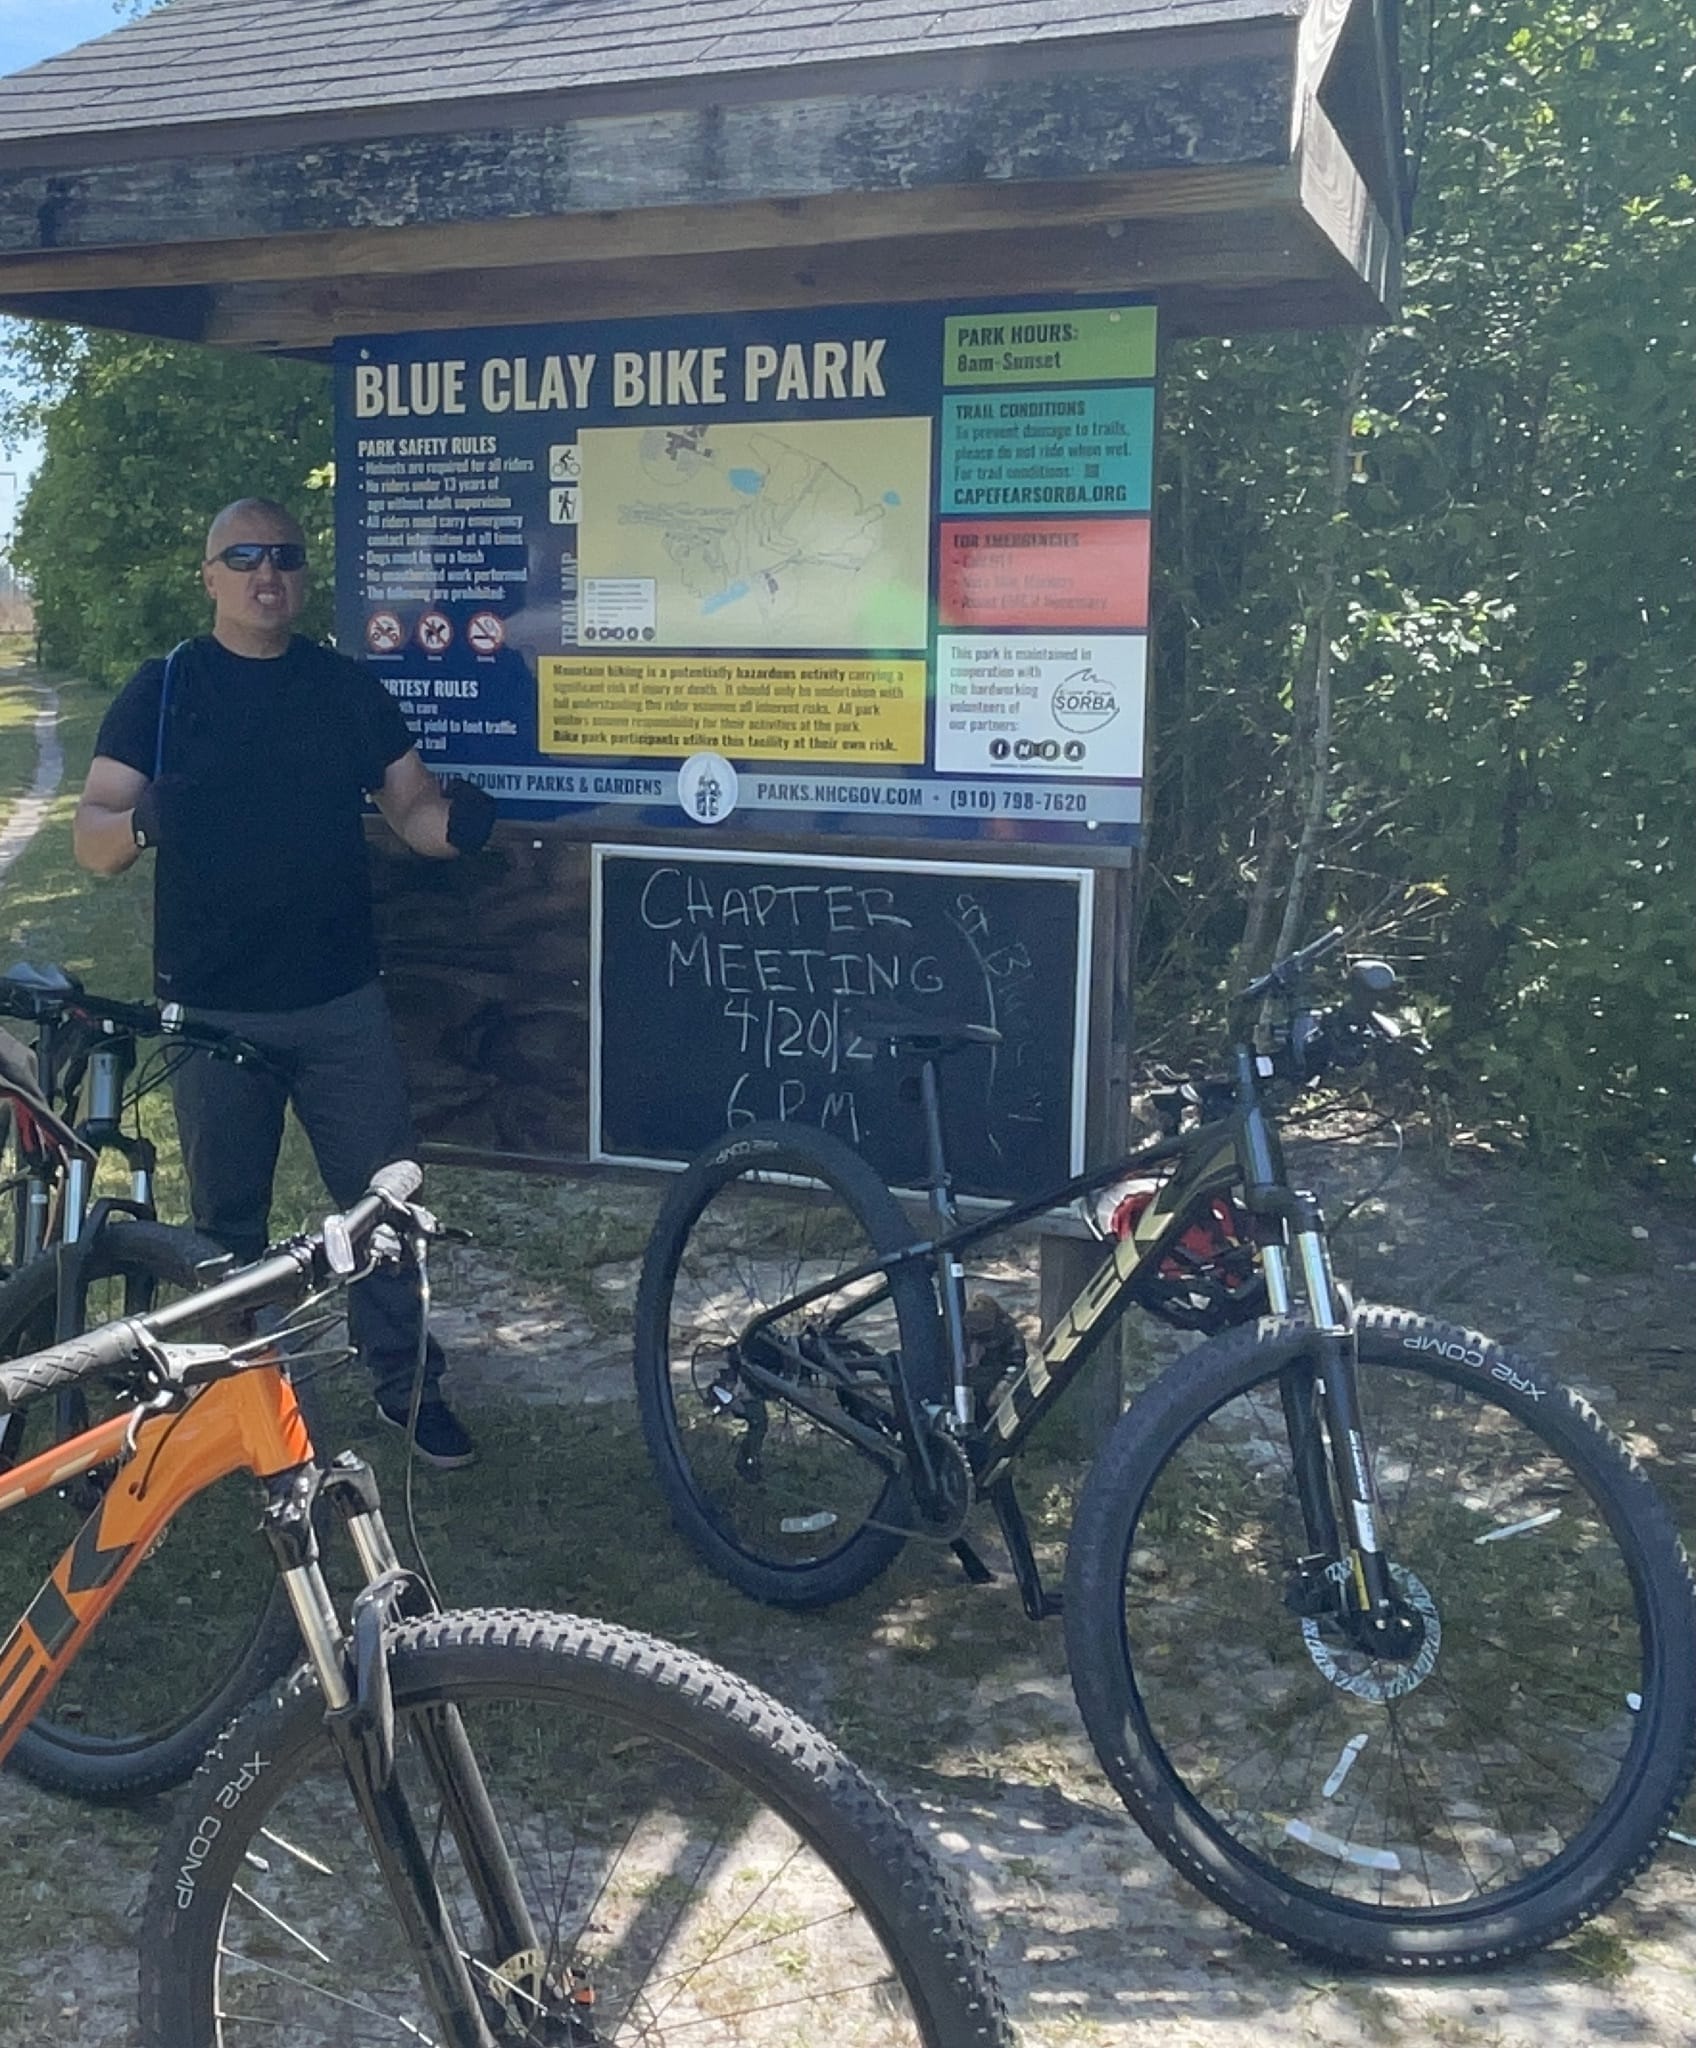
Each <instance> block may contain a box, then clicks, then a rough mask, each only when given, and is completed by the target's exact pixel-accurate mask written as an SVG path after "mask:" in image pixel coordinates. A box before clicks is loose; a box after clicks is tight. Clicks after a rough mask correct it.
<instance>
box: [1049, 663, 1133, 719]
mask: <svg viewBox="0 0 1696 2048" xmlns="http://www.w3.org/2000/svg"><path fill="white" fill-rule="evenodd" d="M1050 705H1051V708H1052V710H1053V713H1054V722H1055V724H1056V725H1058V726H1062V727H1063V728H1064V729H1065V730H1066V731H1067V732H1099V731H1100V730H1101V728H1102V727H1103V726H1104V725H1111V724H1112V723H1113V721H1114V719H1115V718H1117V717H1118V715H1119V696H1118V692H1117V691H1116V690H1115V689H1114V688H1113V686H1112V684H1111V683H1104V682H1103V681H1102V680H1101V678H1100V677H1099V676H1098V675H1097V674H1096V673H1095V671H1094V669H1089V668H1081V669H1079V670H1077V672H1076V673H1075V674H1073V675H1069V676H1067V677H1066V678H1065V679H1064V680H1063V681H1062V682H1058V683H1056V684H1055V686H1054V695H1053V697H1052V699H1051V700H1050Z"/></svg>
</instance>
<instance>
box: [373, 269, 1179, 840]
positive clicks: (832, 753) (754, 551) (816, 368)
mask: <svg viewBox="0 0 1696 2048" xmlns="http://www.w3.org/2000/svg"><path fill="white" fill-rule="evenodd" d="M1154 343H1155V312H1154V309H1153V308H1152V307H1151V306H1147V305H1138V304H1135V303H1131V302H1128V301H1126V300H1124V299H1119V298H1116V299H1106V300H1098V299H1088V298H1076V299H1066V300H1060V301H1055V300H1053V299H1048V300H1042V301H1029V300H1018V299H1012V298H1005V297H1003V298H998V299H996V300H994V301H990V302H986V303H977V304H958V303H954V304H941V305H927V304H919V305H906V306H870V307H868V306H839V307H831V308H826V309H809V310H806V311H797V310H776V311H771V312H768V313H765V314H761V315H737V316H720V317H717V318H714V317H710V316H696V317H693V318H690V319H688V320H630V321H620V322H602V323H592V324H585V325H582V326H578V325H569V326H560V327H539V328H510V329H505V330H499V331H472V332H468V333H462V334H458V335H455V336H454V337H452V352H451V353H448V352H446V349H445V347H444V342H443V337H441V336H440V335H433V334H432V335H412V336H405V337H385V338H380V339H379V338H366V339H361V340H357V341H354V340H349V341H346V342H343V343H341V344H339V346H338V350H337V366H338V367H337V375H338V394H339V406H338V445H337V468H336V474H337V493H338V498H337V532H338V534H339V536H340V543H339V558H338V563H337V591H338V597H339V620H340V628H341V634H340V637H341V641H342V644H343V645H344V646H345V647H350V648H352V647H357V648H359V649H360V651H361V652H362V653H363V655H364V656H365V658H366V659H367V660H368V661H369V662H371V664H372V665H373V667H375V668H376V669H377V671H378V673H379V674H380V675H381V676H382V677H383V679H384V681H385V682H386V683H387V685H388V687H389V689H390V690H391V691H392V692H393V693H394V694H395V696H396V697H397V698H398V699H399V700H400V702H401V704H402V705H403V706H404V708H405V709H406V711H407V712H408V715H409V716H410V717H411V719H412V720H413V723H414V727H415V730H416V731H417V734H418V739H419V745H420V747H421V748H422V750H423V752H424V755H425V758H426V759H427V760H429V761H431V762H432V763H433V764H435V765H437V766H440V767H451V768H452V769H453V770H454V771H455V772H456V773H459V774H462V775H466V776H468V777H470V778H471V779H472V780H474V781H477V782H480V783H482V784H483V785H484V786H485V787H486V788H488V789H490V790H492V791H494V792H495V794H496V795H497V796H498V797H499V798H500V799H501V800H502V803H503V806H505V807H506V808H508V810H509V811H510V812H512V813H514V814H519V815H525V816H531V817H548V816H556V815H572V816H584V815H588V816H589V817H591V818H593V817H595V816H596V815H605V817H606V818H607V820H608V822H609V823H614V822H615V821H623V822H626V823H637V824H641V825H644V826H666V825H676V824H677V823H679V822H680V821H681V820H683V819H688V820H691V821H693V822H694V823H696V824H701V825H712V826H717V827H727V826H732V825H741V826H747V825H758V827H759V828H761V829H763V830H782V831H790V832H793V831H817V830H830V831H839V830H843V829H849V830H857V831H861V832H871V831H882V832H886V833H887V832H894V833H898V834H900V835H901V836H903V837H912V838H926V837H932V836H945V837H953V838H976V837H984V836H996V837H1003V838H1004V837H1006V836H1007V834H1006V827H1007V825H1008V824H1009V823H1013V824H1014V825H1016V827H1017V836H1018V837H1019V838H1021V839H1024V840H1028V841H1032V842H1036V841H1044V840H1050V841H1076V842H1078V843H1090V842H1092V841H1093V842H1094V843H1097V844H1100V845H1104V846H1105V845H1121V846H1122V845H1125V844H1128V843H1129V842H1131V841H1132V840H1133V839H1134V838H1135V837H1136V834H1137V830H1138V826H1139V822H1140V819H1141V792H1142V765H1143V764H1142V751H1143V730H1144V691H1145V680H1146V674H1147V660H1148V584H1149V553H1150V550H1149V512H1150V500H1151V491H1152V443H1153V420H1154V384H1153V377H1154V364H1155V349H1154Z"/></svg>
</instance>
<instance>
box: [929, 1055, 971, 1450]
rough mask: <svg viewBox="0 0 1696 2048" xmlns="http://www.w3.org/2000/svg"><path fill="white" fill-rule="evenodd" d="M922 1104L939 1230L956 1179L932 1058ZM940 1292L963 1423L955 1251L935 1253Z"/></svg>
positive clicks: (945, 1226) (955, 1216) (945, 1224)
mask: <svg viewBox="0 0 1696 2048" xmlns="http://www.w3.org/2000/svg"><path fill="white" fill-rule="evenodd" d="M919 1102H920V1105H921V1107H922V1108H923V1111H924V1120H925V1201H926V1204H927V1206H928V1207H929V1210H930V1215H931V1223H932V1226H933V1228H934V1229H935V1230H936V1232H937V1234H938V1235H939V1236H940V1235H941V1234H942V1233H943V1232H945V1231H947V1230H950V1229H952V1227H953V1226H954V1224H955V1223H956V1222H957V1221H958V1220H959V1213H958V1211H957V1210H956V1209H955V1206H954V1177H953V1175H952V1174H950V1172H949V1171H948V1157H947V1153H946V1151H945V1150H944V1147H943V1141H942V1090H941V1088H940V1086H939V1085H938V1082H937V1077H936V1060H935V1059H934V1057H928V1056H927V1057H925V1058H922V1059H921V1060H920V1062H919ZM936 1277H937V1291H938V1293H939V1294H940V1295H941V1297H942V1326H943V1330H944V1333H945V1334H946V1337H947V1340H948V1364H949V1370H950V1375H951V1377H952V1379H953V1382H954V1417H955V1420H956V1421H957V1422H959V1423H961V1424H962V1425H965V1424H967V1423H969V1422H970V1421H971V1419H972V1396H971V1390H970V1389H969V1388H968V1387H967V1385H966V1321H965V1308H964V1304H963V1302H962V1301H961V1283H962V1282H963V1281H964V1279H965V1277H966V1276H965V1269H964V1268H963V1267H962V1266H961V1265H960V1263H959V1261H958V1260H957V1259H956V1258H954V1256H953V1254H952V1253H949V1252H939V1253H938V1254H937V1256H936Z"/></svg>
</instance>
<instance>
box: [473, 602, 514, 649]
mask: <svg viewBox="0 0 1696 2048" xmlns="http://www.w3.org/2000/svg"><path fill="white" fill-rule="evenodd" d="M465 637H466V639H467V640H468V641H469V642H470V643H471V651H472V653H473V654H498V653H499V652H500V650H501V648H502V647H503V646H504V645H505V644H506V621H505V620H504V619H503V618H501V616H500V615H499V613H497V612H473V613H472V615H471V620H470V623H469V624H468V625H467V626H466V628H465Z"/></svg>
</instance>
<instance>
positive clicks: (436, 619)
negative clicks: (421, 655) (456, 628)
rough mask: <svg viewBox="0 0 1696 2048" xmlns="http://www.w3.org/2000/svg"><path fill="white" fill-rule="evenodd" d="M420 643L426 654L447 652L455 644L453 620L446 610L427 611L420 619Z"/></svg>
mask: <svg viewBox="0 0 1696 2048" xmlns="http://www.w3.org/2000/svg"><path fill="white" fill-rule="evenodd" d="M418 644H419V646H420V647H422V648H423V650H424V652H425V653H426V654H445V653H446V652H447V650H448V648H449V647H451V646H452V645H453V621H452V619H450V618H449V617H448V615H447V614H446V612H426V613H425V614H424V616H423V617H422V618H421V619H420V620H419V621H418Z"/></svg>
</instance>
